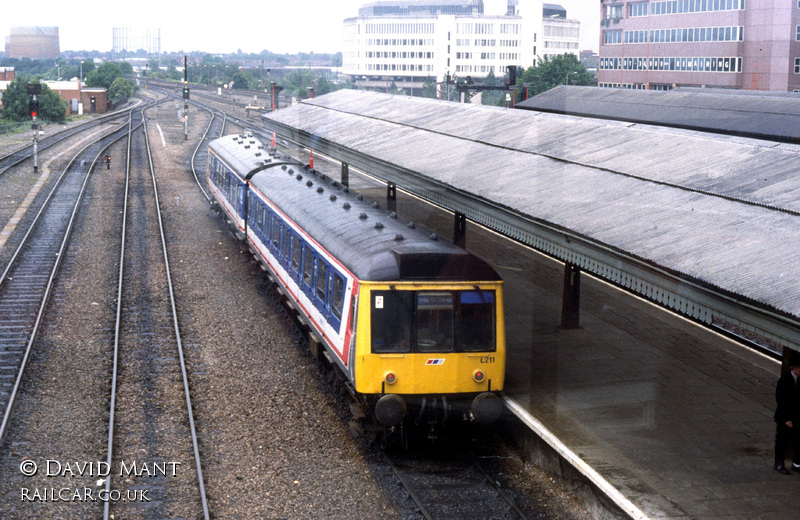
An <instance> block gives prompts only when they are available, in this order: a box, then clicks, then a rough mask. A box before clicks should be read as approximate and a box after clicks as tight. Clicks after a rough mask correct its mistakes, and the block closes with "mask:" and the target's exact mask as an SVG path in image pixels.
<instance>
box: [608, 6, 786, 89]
mask: <svg viewBox="0 0 800 520" xmlns="http://www.w3.org/2000/svg"><path fill="white" fill-rule="evenodd" d="M601 9H602V15H601V41H600V63H599V71H598V82H599V84H600V86H605V87H626V88H644V89H656V90H665V89H670V88H673V87H675V86H693V87H723V88H737V89H746V90H770V91H783V92H786V91H798V90H800V1H798V0H650V1H642V0H637V1H630V2H628V1H622V0H602V4H601Z"/></svg>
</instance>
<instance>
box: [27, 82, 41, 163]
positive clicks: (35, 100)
mask: <svg viewBox="0 0 800 520" xmlns="http://www.w3.org/2000/svg"><path fill="white" fill-rule="evenodd" d="M41 93H42V85H41V84H40V83H28V95H30V96H33V97H32V98H31V101H30V103H29V104H28V111H29V112H30V114H31V120H32V121H33V123H31V129H32V130H33V173H38V172H39V125H38V124H37V123H36V117H37V116H38V115H39V95H40V94H41Z"/></svg>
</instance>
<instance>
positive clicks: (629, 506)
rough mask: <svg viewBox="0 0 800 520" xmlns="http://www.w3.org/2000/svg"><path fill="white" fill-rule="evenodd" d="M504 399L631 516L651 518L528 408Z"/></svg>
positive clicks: (527, 424) (567, 459)
mask: <svg viewBox="0 0 800 520" xmlns="http://www.w3.org/2000/svg"><path fill="white" fill-rule="evenodd" d="M503 400H504V401H505V403H506V406H507V407H508V409H509V410H511V412H512V413H513V414H514V415H516V416H517V417H518V418H519V419H520V420H521V421H522V422H523V423H525V426H527V427H528V428H530V429H531V430H533V432H534V433H536V435H538V436H539V437H540V438H542V439H543V440H544V441H545V442H546V443H547V444H549V445H550V447H551V448H553V449H554V450H556V452H558V454H559V455H561V456H562V457H564V459H565V460H566V461H567V462H569V463H570V464H571V465H572V466H573V467H575V469H577V470H578V471H580V472H581V473H582V474H583V475H584V476H586V478H588V479H589V480H590V481H591V482H592V483H593V484H594V485H595V486H597V487H598V488H599V489H600V490H602V491H603V493H605V494H606V496H608V497H609V498H610V499H611V500H613V501H614V503H615V504H617V506H619V507H620V509H622V510H623V511H625V512H626V513H628V515H630V517H631V518H635V519H637V520H649V517H648V516H647V515H645V514H644V512H642V510H641V509H639V508H638V507H636V506H635V505H633V503H632V502H631V501H630V500H628V499H627V498H626V497H625V496H623V495H622V493H620V492H619V490H617V488H615V487H614V486H612V485H611V484H610V483H609V482H608V481H607V480H606V479H604V478H603V477H602V476H601V475H600V474H599V473H598V472H597V471H595V470H594V469H593V468H592V467H591V466H589V465H588V464H587V463H586V462H585V461H584V460H583V459H581V458H580V457H578V455H576V454H575V452H573V451H572V450H571V449H569V448H568V447H567V445H566V444H564V443H563V442H561V440H559V439H558V437H556V436H555V435H554V434H553V432H551V431H550V430H548V429H547V428H546V427H545V425H544V424H542V423H541V422H539V421H538V420H537V419H536V418H535V417H533V416H532V415H531V414H530V413H529V412H528V411H527V410H525V409H524V408H523V407H522V406H520V404H519V403H517V402H516V401H514V400H513V399H511V398H509V397H508V396H507V395H504V396H503Z"/></svg>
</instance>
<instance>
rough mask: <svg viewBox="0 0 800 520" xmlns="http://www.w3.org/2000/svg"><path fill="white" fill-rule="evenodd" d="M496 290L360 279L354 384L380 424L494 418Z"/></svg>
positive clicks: (498, 357)
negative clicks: (412, 419) (433, 419)
mask: <svg viewBox="0 0 800 520" xmlns="http://www.w3.org/2000/svg"><path fill="white" fill-rule="evenodd" d="M403 260H404V259H403V258H401V259H400V261H401V262H402V261H403ZM482 278H487V277H486V276H483V277H482ZM502 295H503V293H502V282H501V281H498V280H495V281H479V280H475V281H472V282H465V281H449V282H439V281H414V282H405V281H398V282H396V283H390V284H387V283H380V282H363V283H362V284H361V287H360V289H359V306H358V324H359V325H358V329H357V330H358V334H357V336H356V349H355V367H354V369H355V370H354V372H355V388H356V390H357V392H358V393H360V394H362V395H364V396H368V399H367V402H368V403H369V405H370V406H371V407H372V410H373V411H374V415H375V417H376V418H377V419H378V421H380V422H381V423H382V424H383V425H384V426H395V425H397V424H399V423H400V422H401V421H402V420H403V419H404V418H405V417H411V418H415V419H416V420H418V421H419V420H423V418H424V419H425V420H429V419H430V417H431V416H432V415H433V416H435V417H436V418H437V419H439V420H442V421H446V420H447V419H448V418H453V419H458V418H467V419H470V420H477V421H478V422H481V423H490V422H492V421H494V420H496V419H497V418H498V416H499V415H500V413H501V411H502V403H501V401H500V400H499V398H498V397H497V396H496V393H497V392H498V391H500V390H502V389H503V382H504V376H505V340H504V338H505V330H504V327H503V296H502Z"/></svg>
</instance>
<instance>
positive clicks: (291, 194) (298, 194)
mask: <svg viewBox="0 0 800 520" xmlns="http://www.w3.org/2000/svg"><path fill="white" fill-rule="evenodd" d="M251 140H254V141H256V143H258V144H260V143H259V142H258V140H256V139H253V138H249V137H248V138H246V139H244V140H242V139H230V138H227V137H226V138H222V139H219V140H217V141H214V143H212V145H216V146H215V151H216V150H221V149H225V150H226V152H227V153H228V154H229V155H230V156H235V157H238V158H239V160H240V161H241V162H242V164H245V165H247V166H248V167H249V166H250V165H252V164H253V161H251V160H249V159H247V158H246V157H245V156H246V155H247V154H248V153H249V154H255V153H256V151H257V150H259V148H258V147H257V146H255V147H254V146H252V145H253V143H251ZM245 143H248V144H250V145H251V146H250V148H244V146H245ZM218 153H220V152H218ZM220 156H221V157H223V155H222V154H221V153H220ZM257 159H259V160H260V162H261V163H262V164H263V165H264V166H263V167H262V166H259V167H258V170H257V171H256V172H255V173H254V174H253V175H252V178H251V179H250V182H251V184H252V186H253V187H254V188H255V189H257V190H258V191H259V192H260V193H262V194H263V195H264V196H265V197H267V198H268V199H269V200H270V201H271V202H272V203H273V204H275V205H276V206H277V207H278V208H279V209H280V210H281V211H282V212H283V213H284V214H285V215H286V216H287V217H288V218H289V219H291V220H292V221H293V222H294V223H295V224H297V225H298V226H299V227H301V228H302V229H304V230H305V231H306V232H307V233H308V234H309V235H310V236H311V237H313V238H314V240H316V241H317V242H318V243H319V244H320V245H321V246H322V247H323V248H324V249H325V250H326V251H328V253H330V254H331V255H332V256H333V257H335V258H336V259H338V260H339V261H340V262H341V263H342V264H343V265H344V266H345V267H346V268H347V269H348V270H349V271H350V272H352V273H353V274H354V275H355V276H356V277H357V278H359V279H361V280H368V281H395V280H405V281H412V280H476V281H493V280H499V279H500V277H499V275H498V274H497V272H496V271H495V270H494V269H492V267H491V266H489V264H487V263H486V262H484V261H483V260H481V259H480V258H478V257H476V256H474V255H472V254H470V253H468V252H467V251H465V250H464V249H462V248H459V247H457V246H455V245H453V244H452V243H450V242H448V241H447V240H442V239H441V238H439V237H437V236H436V235H433V234H431V233H430V232H427V231H424V230H422V229H420V228H418V227H416V226H415V225H414V224H413V223H410V222H407V221H403V220H401V219H400V218H398V216H397V215H396V214H395V213H393V212H389V211H387V210H386V209H383V208H380V207H379V206H378V204H377V203H374V202H370V201H367V200H365V199H364V198H363V196H361V195H359V194H358V193H355V192H353V191H350V190H349V189H348V188H347V187H345V186H343V185H342V184H340V183H339V182H336V181H335V180H333V179H331V178H329V177H327V176H325V175H323V174H322V173H320V172H316V171H315V170H313V169H311V168H309V167H308V165H303V164H301V163H299V162H296V161H295V162H294V163H293V164H286V162H287V161H286V158H281V157H269V156H267V158H266V160H265V159H264V155H262V156H259V157H257ZM272 165H277V167H270V166H272ZM246 171H252V169H251V170H246Z"/></svg>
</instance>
